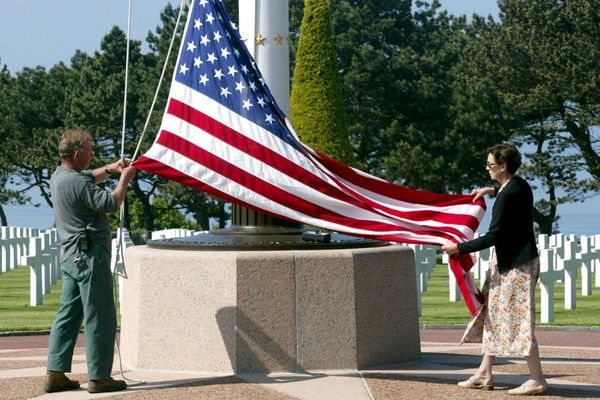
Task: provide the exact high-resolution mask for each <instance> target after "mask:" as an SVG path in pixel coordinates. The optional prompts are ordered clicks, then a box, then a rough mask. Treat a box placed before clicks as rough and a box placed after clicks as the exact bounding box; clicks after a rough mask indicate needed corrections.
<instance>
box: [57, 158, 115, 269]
mask: <svg viewBox="0 0 600 400" xmlns="http://www.w3.org/2000/svg"><path fill="white" fill-rule="evenodd" d="M50 190H51V191H52V203H53V204H54V216H55V223H56V228H57V229H58V237H59V239H60V242H61V246H60V260H61V262H64V261H65V260H66V259H67V258H68V257H69V256H70V255H71V254H73V253H75V252H76V251H77V243H78V241H79V240H80V238H82V239H85V238H86V232H87V240H88V242H97V243H99V244H101V245H102V246H103V247H104V248H105V249H106V250H107V251H108V252H109V253H110V244H111V243H110V242H111V230H110V224H109V223H108V220H107V218H106V213H108V212H115V211H117V210H118V208H119V207H118V206H117V201H116V199H115V197H114V196H113V195H112V193H110V192H108V191H107V190H105V189H103V188H101V187H99V186H98V185H96V182H95V180H94V176H93V175H92V171H82V172H77V171H75V170H73V169H70V168H65V167H62V166H59V167H58V168H56V171H54V173H53V174H52V177H51V178H50Z"/></svg>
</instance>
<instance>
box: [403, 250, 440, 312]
mask: <svg viewBox="0 0 600 400" xmlns="http://www.w3.org/2000/svg"><path fill="white" fill-rule="evenodd" d="M407 246H408V247H410V248H411V249H413V252H414V253H415V266H416V272H417V273H416V275H417V309H418V310H419V316H421V294H422V293H423V292H426V291H427V280H428V279H429V278H430V277H431V274H432V273H433V268H434V267H435V265H436V264H437V261H436V256H437V247H435V246H429V245H422V244H408V245H407Z"/></svg>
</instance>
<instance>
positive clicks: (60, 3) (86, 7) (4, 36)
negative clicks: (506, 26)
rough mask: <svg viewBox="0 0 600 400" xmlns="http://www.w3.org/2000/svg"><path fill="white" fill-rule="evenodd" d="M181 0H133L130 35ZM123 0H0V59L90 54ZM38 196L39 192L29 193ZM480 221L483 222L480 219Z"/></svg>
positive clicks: (44, 221)
mask: <svg viewBox="0 0 600 400" xmlns="http://www.w3.org/2000/svg"><path fill="white" fill-rule="evenodd" d="M169 2H170V3H171V4H172V5H175V6H178V5H179V4H180V3H181V1H180V0H176V1H173V0H172V1H167V0H133V1H132V13H131V14H132V16H131V37H132V38H133V39H136V40H141V41H144V40H145V38H146V35H147V33H148V31H154V29H155V28H156V26H158V25H159V22H160V12H161V10H162V9H163V8H164V7H165V5H166V4H167V3H169ZM440 2H441V4H442V8H443V9H446V10H448V12H449V13H451V14H455V15H458V14H465V15H467V16H471V15H472V14H474V13H477V14H480V15H485V16H487V15H492V16H493V17H494V18H497V17H498V12H499V10H498V6H497V3H496V1H495V0H441V1H440ZM128 4H129V2H128V0H85V1H82V0H18V1H16V0H0V10H1V12H2V17H3V18H2V23H0V64H6V65H7V66H8V69H9V70H10V71H11V73H13V74H15V73H16V72H18V71H20V70H21V69H22V68H23V67H35V66H37V65H41V66H44V67H46V68H50V67H52V66H53V65H55V64H56V63H58V62H60V61H63V62H65V63H66V64H69V61H70V58H71V57H72V56H73V55H74V54H75V50H77V49H79V50H82V51H84V52H86V53H88V54H93V52H94V51H96V50H98V49H99V46H100V41H101V40H102V37H103V36H104V35H105V34H106V33H108V32H109V31H110V30H111V28H112V27H113V26H115V25H117V26H119V27H120V28H121V29H122V30H123V31H124V32H126V31H127V15H128ZM34 200H37V201H39V197H37V196H34ZM598 210H600V198H598V197H597V198H595V199H593V200H591V201H587V202H585V203H583V204H572V205H566V206H561V208H560V209H559V212H560V213H561V214H564V215H565V218H566V214H573V215H575V214H584V213H589V212H595V213H598V212H599V211H598ZM5 211H6V212H7V214H8V218H9V224H10V225H14V226H31V227H38V228H46V227H49V226H51V225H52V221H53V218H52V210H51V209H50V208H49V207H48V206H46V205H45V204H42V207H40V208H38V209H34V208H32V207H30V206H29V207H7V208H6V210H5ZM484 224H485V221H484Z"/></svg>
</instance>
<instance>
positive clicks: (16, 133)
mask: <svg viewBox="0 0 600 400" xmlns="http://www.w3.org/2000/svg"><path fill="white" fill-rule="evenodd" d="M69 86H70V70H69V69H68V68H67V67H66V66H65V65H64V64H62V63H60V64H57V65H56V66H54V67H53V68H51V69H50V70H49V71H46V69H45V68H43V67H36V68H24V69H23V70H22V71H21V72H19V73H17V76H16V78H15V80H14V82H13V84H12V87H11V88H10V90H9V91H8V93H9V95H10V99H11V105H10V107H11V108H10V109H11V112H10V113H9V115H10V116H11V117H10V118H11V121H10V123H9V126H10V132H9V133H8V135H7V137H6V140H5V141H4V143H3V145H4V146H6V147H7V148H8V149H10V151H8V152H6V160H7V162H8V163H9V164H10V165H12V166H13V171H12V178H13V179H20V182H21V183H22V186H24V187H23V188H21V189H20V190H21V191H22V192H26V191H28V190H30V189H32V188H34V187H35V188H37V189H38V190H39V191H40V194H41V196H42V198H43V199H44V200H45V201H46V202H47V203H48V204H49V205H52V201H51V199H50V192H49V180H50V175H51V173H52V172H53V166H55V165H57V160H58V156H57V150H56V148H57V143H58V137H59V135H60V132H61V131H62V127H63V121H64V116H65V112H66V104H67V103H68V99H67V96H68V95H67V93H69Z"/></svg>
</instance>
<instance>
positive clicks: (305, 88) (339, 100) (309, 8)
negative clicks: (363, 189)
mask: <svg viewBox="0 0 600 400" xmlns="http://www.w3.org/2000/svg"><path fill="white" fill-rule="evenodd" d="M296 57H297V58H296V67H295V69H294V76H293V85H292V94H291V98H290V108H291V110H292V111H291V119H292V122H293V123H294V127H295V129H296V131H297V132H298V135H299V136H300V138H301V139H302V141H303V142H304V143H306V144H307V145H309V146H311V147H313V148H315V149H317V150H319V151H321V152H323V153H325V154H327V155H329V156H330V157H333V158H335V159H338V160H340V161H342V162H346V163H352V160H353V156H352V148H351V146H350V141H349V140H348V132H347V128H346V121H345V117H344V115H345V110H344V108H345V107H344V103H343V101H344V91H343V86H342V82H341V80H340V78H339V73H338V68H337V63H336V54H335V48H334V45H333V38H332V34H331V22H330V19H329V8H328V5H327V1H326V0H305V9H304V17H303V19H302V27H301V33H300V41H299V43H298V53H297V56H296Z"/></svg>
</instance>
